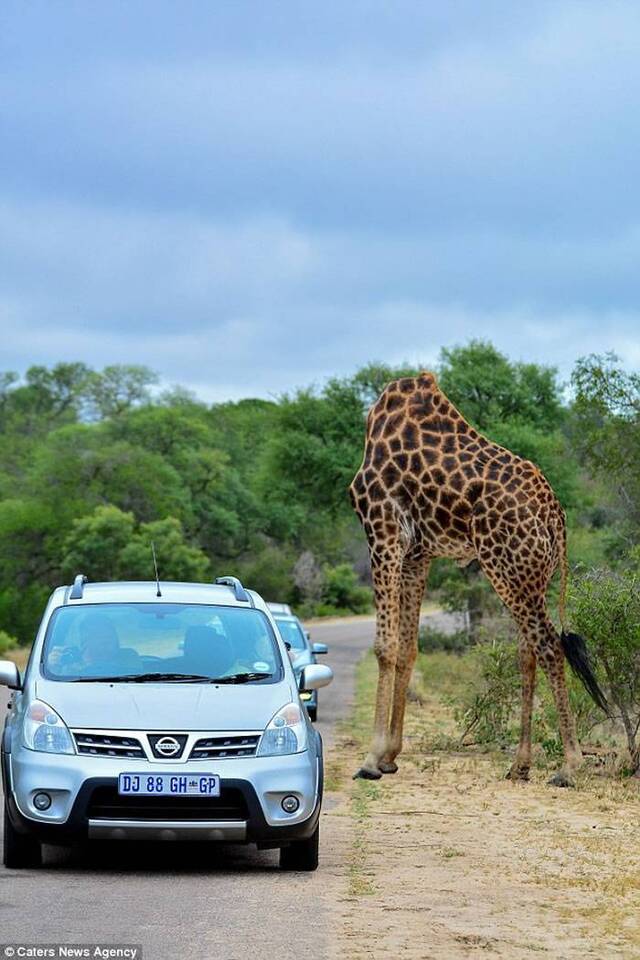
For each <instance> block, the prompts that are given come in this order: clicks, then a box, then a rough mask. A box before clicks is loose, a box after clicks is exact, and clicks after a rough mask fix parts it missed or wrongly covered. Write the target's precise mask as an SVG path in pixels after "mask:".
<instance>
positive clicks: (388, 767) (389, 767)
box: [378, 760, 398, 773]
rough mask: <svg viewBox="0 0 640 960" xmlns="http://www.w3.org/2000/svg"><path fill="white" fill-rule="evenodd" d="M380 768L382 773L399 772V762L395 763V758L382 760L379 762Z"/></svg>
mask: <svg viewBox="0 0 640 960" xmlns="http://www.w3.org/2000/svg"><path fill="white" fill-rule="evenodd" d="M378 770H379V771H380V773H397V772H398V764H397V763H394V762H393V760H381V761H380V763H379V764H378Z"/></svg>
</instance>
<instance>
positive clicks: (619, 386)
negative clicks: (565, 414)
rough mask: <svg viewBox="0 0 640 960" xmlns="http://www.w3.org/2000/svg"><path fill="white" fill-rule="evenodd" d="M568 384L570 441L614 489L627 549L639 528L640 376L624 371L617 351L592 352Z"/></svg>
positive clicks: (635, 537)
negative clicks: (572, 393)
mask: <svg viewBox="0 0 640 960" xmlns="http://www.w3.org/2000/svg"><path fill="white" fill-rule="evenodd" d="M572 385H573V388H574V390H575V401H574V414H575V418H576V423H575V427H574V429H573V441H574V444H575V446H576V447H577V449H578V450H579V451H580V452H581V454H582V456H583V457H584V458H585V460H586V462H587V464H588V465H589V466H590V467H591V469H592V470H594V471H596V472H597V473H598V474H600V475H601V476H602V477H604V478H605V479H606V481H607V484H608V485H609V487H613V488H614V489H615V490H616V492H617V495H618V503H619V507H620V510H621V513H622V525H621V531H620V532H621V533H622V536H623V538H624V540H625V541H626V545H627V547H628V545H629V544H630V543H633V542H634V541H635V540H636V539H637V535H638V530H639V528H640V374H637V373H627V372H626V371H625V370H623V369H622V368H621V367H620V365H619V360H618V358H617V357H616V356H615V354H612V353H609V354H606V355H604V356H597V355H591V356H589V357H584V358H582V359H581V360H579V361H578V363H577V364H576V367H575V370H574V373H573V377H572ZM625 528H626V529H625Z"/></svg>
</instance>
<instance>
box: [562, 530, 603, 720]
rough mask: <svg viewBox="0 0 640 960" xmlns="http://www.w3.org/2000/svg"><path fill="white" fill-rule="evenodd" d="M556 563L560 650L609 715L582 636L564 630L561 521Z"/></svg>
mask: <svg viewBox="0 0 640 960" xmlns="http://www.w3.org/2000/svg"><path fill="white" fill-rule="evenodd" d="M558 563H559V566H560V597H559V599H558V613H559V616H560V624H561V633H560V643H561V644H562V650H563V652H564V655H565V657H566V658H567V661H568V663H569V666H570V667H571V669H572V670H573V672H574V674H575V675H576V677H578V679H579V680H581V681H582V684H583V686H584V688H585V690H586V691H587V693H588V694H589V696H590V697H591V698H592V700H593V701H594V703H596V704H597V705H598V706H599V707H600V709H601V710H603V711H604V712H605V713H606V714H607V716H609V704H608V702H607V698H606V697H605V695H604V693H603V691H602V688H601V686H600V684H599V683H598V680H597V678H596V674H595V670H594V668H593V661H592V659H591V656H590V654H589V650H588V648H587V644H586V643H585V640H584V637H581V636H579V634H577V633H567V632H566V607H567V585H568V581H569V558H568V556H567V527H566V523H564V522H563V523H562V525H561V527H560V529H559V536H558Z"/></svg>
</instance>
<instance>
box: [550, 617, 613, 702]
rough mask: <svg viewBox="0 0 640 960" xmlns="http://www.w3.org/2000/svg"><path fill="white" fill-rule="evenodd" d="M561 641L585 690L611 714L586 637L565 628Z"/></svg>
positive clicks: (570, 663) (566, 655)
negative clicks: (569, 631) (585, 640)
mask: <svg viewBox="0 0 640 960" xmlns="http://www.w3.org/2000/svg"><path fill="white" fill-rule="evenodd" d="M560 642H561V644H562V649H563V650H564V655H565V657H566V658H567V660H568V661H569V666H570V667H571V669H572V670H573V672H574V673H575V675H576V677H579V679H580V680H581V681H582V683H583V684H584V687H585V690H586V691H587V693H589V694H590V696H591V697H592V698H593V700H594V701H595V703H597V704H598V706H599V707H600V709H601V710H604V712H605V713H606V714H607V716H609V704H608V703H607V698H606V697H605V695H604V693H603V692H602V690H601V689H600V684H599V683H598V681H597V680H596V675H595V673H594V670H593V664H592V662H591V657H590V656H589V651H588V650H587V645H586V643H585V642H584V639H583V638H582V637H581V636H579V635H578V634H577V633H565V632H564V630H563V631H562V633H561V634H560Z"/></svg>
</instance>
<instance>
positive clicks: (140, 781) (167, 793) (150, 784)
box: [118, 773, 220, 797]
mask: <svg viewBox="0 0 640 960" xmlns="http://www.w3.org/2000/svg"><path fill="white" fill-rule="evenodd" d="M118 793H119V794H121V795H123V796H136V797H219V796H220V777H217V776H215V775H213V774H210V773H154V774H146V773H145V774H140V773H121V774H120V776H119V777H118Z"/></svg>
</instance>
